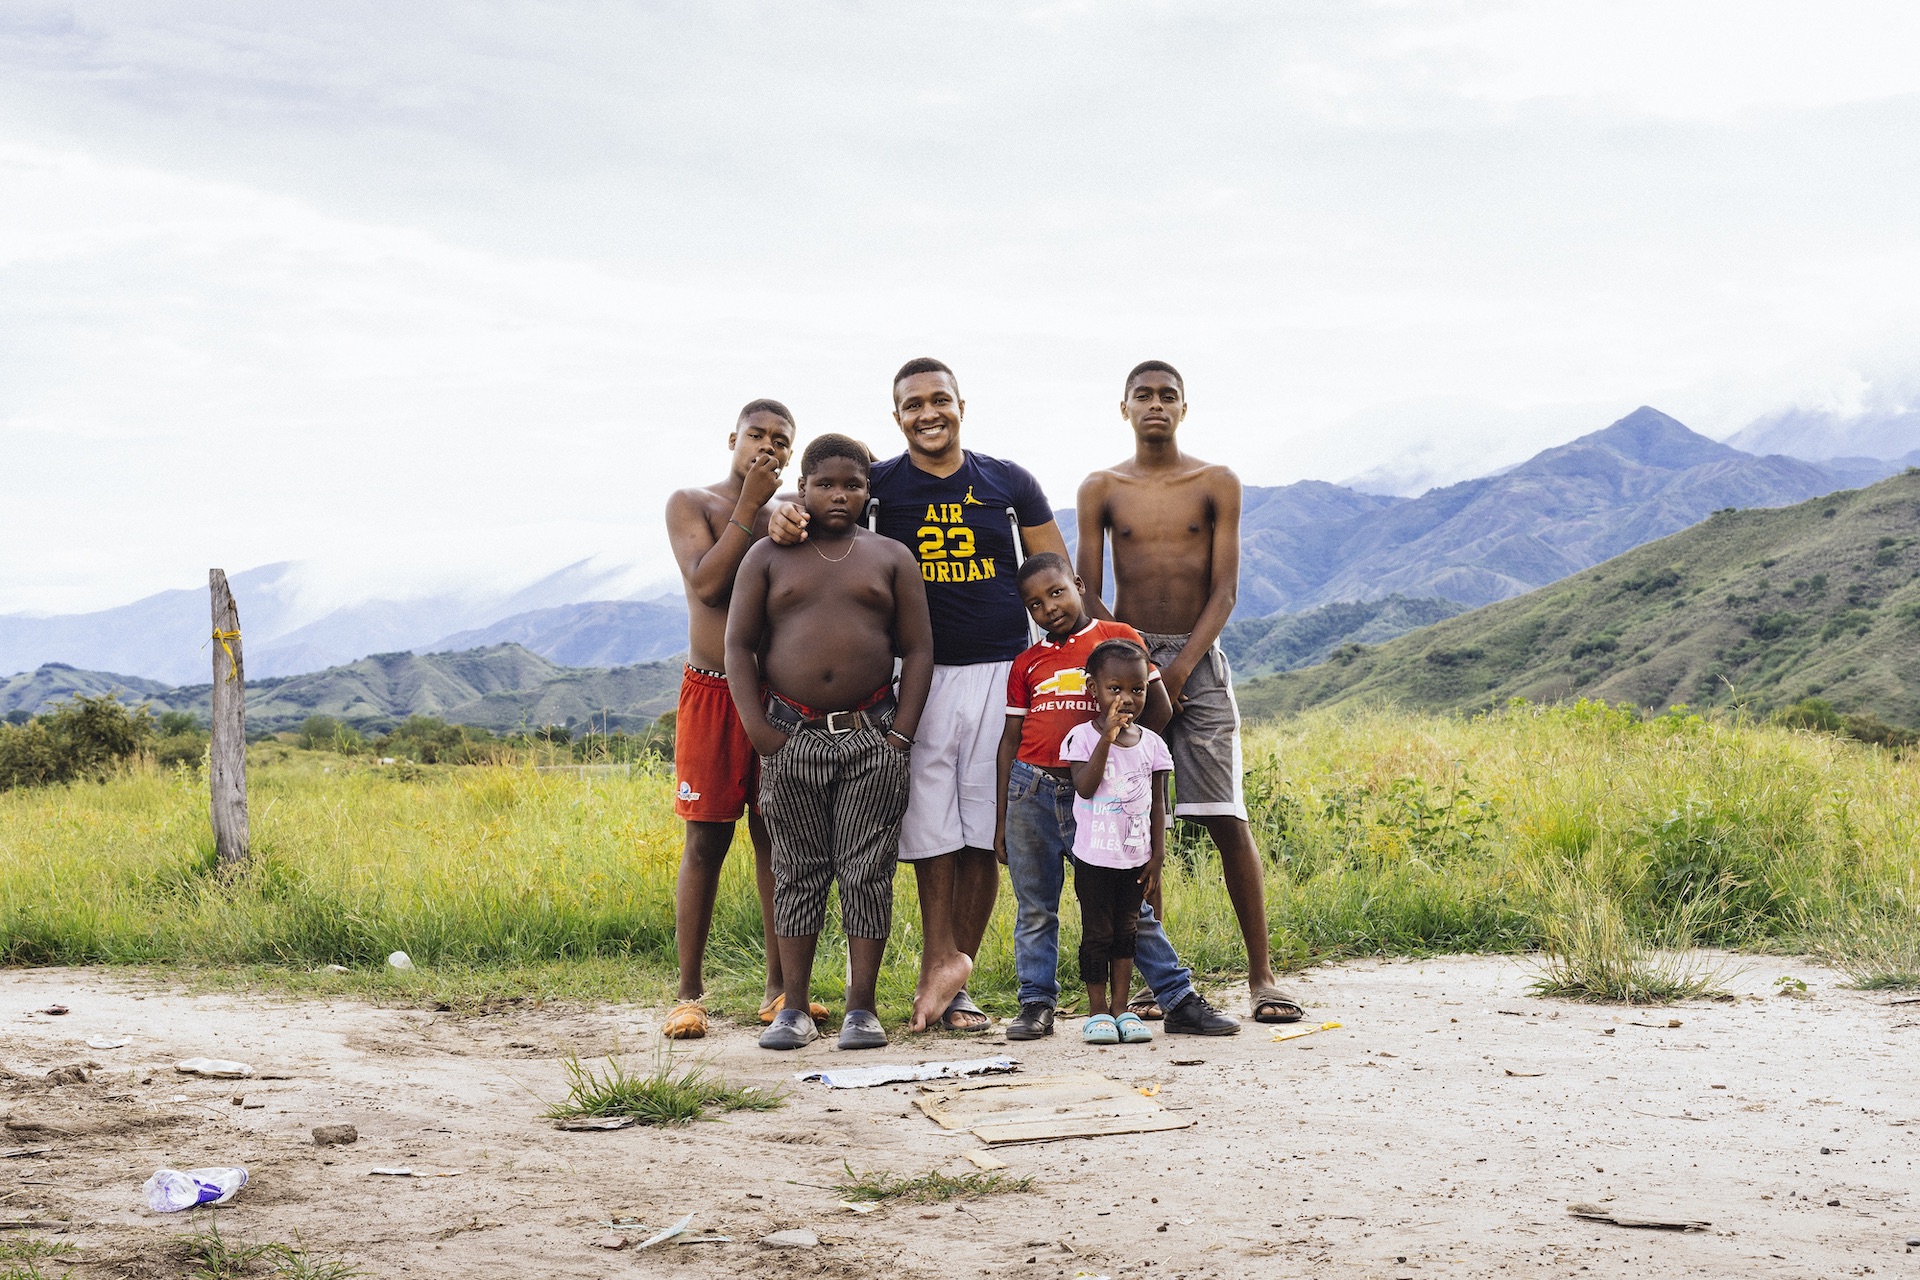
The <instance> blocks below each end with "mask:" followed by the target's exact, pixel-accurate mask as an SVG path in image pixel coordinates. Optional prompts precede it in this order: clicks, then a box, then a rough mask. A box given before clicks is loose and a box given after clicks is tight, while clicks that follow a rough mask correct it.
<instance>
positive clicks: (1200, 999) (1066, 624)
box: [993, 551, 1240, 1040]
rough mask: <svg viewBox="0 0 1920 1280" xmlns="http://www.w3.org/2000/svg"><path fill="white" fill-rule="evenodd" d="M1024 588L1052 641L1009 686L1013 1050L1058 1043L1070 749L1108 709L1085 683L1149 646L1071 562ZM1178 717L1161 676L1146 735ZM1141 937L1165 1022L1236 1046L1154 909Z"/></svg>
mask: <svg viewBox="0 0 1920 1280" xmlns="http://www.w3.org/2000/svg"><path fill="white" fill-rule="evenodd" d="M1019 587H1020V597H1021V600H1022V602H1023V603H1024V604H1025V605H1026V608H1027V613H1028V614H1029V615H1030V616H1031V617H1032V618H1033V620H1034V621H1035V622H1037V623H1038V624H1039V625H1040V626H1041V628H1042V629H1043V630H1045V632H1046V633H1047V636H1046V639H1044V640H1042V641H1040V643H1038V644H1036V645H1034V646H1032V647H1031V648H1029V649H1028V650H1027V651H1026V652H1024V653H1022V654H1021V655H1020V656H1019V657H1018V658H1015V659H1014V661H1013V668H1012V670H1011V671H1010V672H1009V673H1008V676H1007V721H1006V727H1005V728H1004V729H1003V730H1002V731H1001V735H1000V752H999V757H998V762H997V764H998V775H999V785H998V787H997V789H996V792H995V821H994V836H993V847H994V853H995V854H996V855H998V857H999V859H1000V861H1001V862H1003V863H1005V864H1006V866H1007V872H1008V878H1009V879H1011V880H1012V881H1013V894H1014V898H1015V900H1016V901H1017V902H1018V904H1019V918H1018V922H1017V923H1016V924H1015V926H1014V932H1013V957H1014V970H1015V972H1016V973H1017V974H1018V975H1019V978H1020V1016H1019V1017H1017V1018H1015V1019H1014V1020H1013V1021H1012V1022H1011V1023H1009V1024H1008V1025H1007V1039H1009V1040H1038V1039H1040V1038H1041V1037H1043V1036H1050V1035H1052V1034H1053V1010H1054V1006H1055V1004H1056V1003H1058V1001H1059V998H1060V981H1059V976H1058V970H1059V964H1060V890H1061V887H1062V886H1063V885H1064V883H1065V880H1066V864H1067V860H1068V859H1069V858H1070V857H1071V855H1072V853H1073V837H1074V818H1073V795H1074V790H1073V778H1072V775H1071V774H1070V773H1069V772H1068V770H1067V763H1066V761H1065V760H1063V759H1061V757H1060V747H1061V744H1062V743H1063V742H1064V741H1065V740H1066V736H1067V734H1068V733H1070V732H1071V731H1072V730H1073V729H1074V728H1076V727H1077V726H1079V725H1082V724H1085V723H1086V722H1087V721H1089V720H1091V719H1093V717H1094V713H1095V712H1096V711H1097V710H1098V709H1099V708H1098V707H1097V706H1096V705H1095V703H1094V698H1093V690H1092V688H1091V687H1090V685H1089V683H1088V680H1087V672H1086V662H1087V658H1088V656H1089V655H1091V654H1092V653H1093V650H1094V649H1095V647H1096V646H1098V645H1099V644H1100V643H1101V642H1102V641H1105V640H1127V641H1131V642H1132V643H1134V644H1137V645H1140V646H1141V648H1142V649H1143V650H1144V649H1145V647H1146V646H1145V643H1144V642H1143V641H1142V640H1141V638H1140V634H1139V633H1138V632H1137V631H1135V630H1134V629H1133V628H1132V627H1130V626H1128V625H1126V624H1125V623H1124V622H1107V621H1103V620H1099V619H1095V618H1091V617H1089V616H1088V615H1087V610H1086V605H1085V601H1084V598H1083V595H1082V587H1081V581H1080V579H1079V578H1078V577H1076V576H1075V575H1074V572H1073V566H1072V565H1070V564H1068V563H1067V559H1066V557H1065V556H1061V555H1056V554H1054V553H1052V552H1045V551H1043V552H1040V553H1038V554H1036V555H1032V556H1029V557H1027V559H1026V561H1025V562H1024V563H1022V564H1021V566H1020V576H1019ZM1172 714H1173V711H1172V707H1171V705H1170V704H1169V703H1168V701H1167V695H1166V692H1165V690H1163V689H1162V688H1161V685H1160V673H1159V672H1157V671H1155V672H1153V673H1152V675H1151V678H1150V680H1149V683H1148V693H1147V706H1146V712H1145V714H1143V715H1142V716H1141V717H1140V723H1141V724H1143V725H1145V726H1146V727H1148V728H1150V729H1158V728H1159V727H1160V726H1162V725H1164V724H1166V722H1167V721H1168V719H1169V718H1171V716H1172ZM1136 936H1137V942H1136V950H1135V956H1134V964H1135V966H1136V967H1137V968H1138V969H1139V971H1140V977H1141V979H1142V980H1143V981H1144V982H1145V983H1146V984H1147V985H1148V986H1149V987H1150V988H1152V990H1153V994H1154V998H1155V999H1156V1000H1157V1001H1158V1003H1159V1005H1160V1007H1161V1008H1162V1009H1164V1010H1165V1011H1166V1029H1167V1030H1168V1031H1169V1032H1170V1033H1173V1034H1176V1035H1209V1036H1225V1035H1232V1034H1233V1033H1234V1032H1236V1031H1238V1030H1239V1029H1240V1023H1239V1022H1238V1021H1237V1020H1236V1019H1234V1018H1232V1017H1230V1016H1228V1015H1227V1014H1224V1013H1221V1012H1220V1011H1219V1010H1217V1009H1215V1008H1214V1007H1213V1006H1212V1005H1210V1004H1208V1003H1207V1000H1206V997H1204V996H1202V995H1201V994H1200V993H1199V992H1198V991H1196V990H1194V987H1193V975H1192V974H1191V973H1189V972H1188V971H1187V970H1186V969H1185V968H1184V967H1182V966H1181V964H1180V960H1179V957H1178V956H1176V955H1175V954H1174V952H1173V946H1172V944H1170V943H1169V942H1168V941H1167V935H1166V931H1165V930H1163V929H1162V928H1161V927H1160V922H1159V920H1158V919H1157V918H1155V916H1154V912H1153V905H1152V904H1151V903H1142V904H1141V907H1140V924H1139V929H1138V933H1137V935H1136Z"/></svg>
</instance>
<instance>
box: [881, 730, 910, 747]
mask: <svg viewBox="0 0 1920 1280" xmlns="http://www.w3.org/2000/svg"><path fill="white" fill-rule="evenodd" d="M887 736H888V737H889V738H898V739H900V741H902V742H904V743H906V744H907V745H908V746H912V745H913V739H912V738H909V737H908V736H907V735H906V734H904V733H902V732H900V731H899V730H898V729H889V730H887Z"/></svg>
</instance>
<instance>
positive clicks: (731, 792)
mask: <svg viewBox="0 0 1920 1280" xmlns="http://www.w3.org/2000/svg"><path fill="white" fill-rule="evenodd" d="M673 779H674V787H673V812H674V813H675V815H676V816H678V817H680V818H682V819H684V820H686V821H688V822H734V821H737V820H738V819H739V817H740V815H741V814H742V813H745V812H746V810H747V808H748V806H752V807H753V808H755V809H758V808H759V807H760V794H759V793H760V754H759V753H758V752H757V751H755V750H754V749H753V743H752V742H750V741H748V739H747V731H746V729H744V728H742V727H741V724H740V713H739V712H738V711H736V710H734V707H733V695H732V694H730V693H728V692H727V680H726V677H725V676H716V675H710V674H709V673H707V672H705V671H701V670H699V669H698V668H695V667H688V668H687V670H686V674H685V675H683V676H681V678H680V709H679V712H678V713H677V714H676V715H675V717H674V725H673Z"/></svg>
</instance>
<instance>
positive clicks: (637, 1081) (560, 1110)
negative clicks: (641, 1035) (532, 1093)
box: [541, 1051, 786, 1124]
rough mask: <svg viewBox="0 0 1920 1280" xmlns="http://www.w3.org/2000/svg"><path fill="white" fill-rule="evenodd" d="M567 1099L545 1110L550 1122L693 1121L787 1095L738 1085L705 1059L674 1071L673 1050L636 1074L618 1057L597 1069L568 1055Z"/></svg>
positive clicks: (758, 1107) (775, 1103) (781, 1101)
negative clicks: (590, 1119)
mask: <svg viewBox="0 0 1920 1280" xmlns="http://www.w3.org/2000/svg"><path fill="white" fill-rule="evenodd" d="M566 1067H567V1098H566V1101H564V1102H556V1103H554V1104H553V1105H552V1106H550V1107H548V1108H547V1109H546V1110H545V1111H544V1112H542V1113H541V1114H543V1115H544V1116H546V1118H547V1119H549V1120H569V1119H574V1118H578V1117H586V1116H632V1117H633V1118H634V1119H635V1120H637V1121H639V1122H640V1123H641V1124H691V1123H692V1122H693V1121H695V1120H704V1119H705V1118H706V1115H707V1112H709V1111H722V1112H725V1111H773V1110H776V1109H777V1108H779V1107H781V1106H783V1105H785V1102H786V1095H785V1094H783V1093H774V1092H769V1091H767V1090H765V1089H762V1088H760V1087H758V1086H757V1085H735V1084H731V1083H729V1082H728V1081H727V1080H726V1079H725V1078H723V1077H722V1076H720V1075H719V1074H718V1073H717V1072H715V1071H713V1070H711V1069H710V1068H708V1067H707V1066H705V1065H704V1064H701V1063H692V1064H689V1065H688V1066H686V1067H683V1068H681V1069H680V1070H679V1071H678V1072H676V1071H675V1069H674V1065H673V1059H672V1055H671V1053H670V1052H664V1051H663V1052H662V1053H660V1054H659V1055H657V1056H656V1061H655V1064H654V1068H653V1070H652V1071H651V1072H648V1073H647V1074H645V1075H634V1074H632V1073H630V1072H628V1071H627V1069H626V1068H625V1067H623V1066H621V1065H620V1063H619V1061H618V1060H617V1059H614V1058H608V1059H607V1067H606V1070H605V1071H604V1072H596V1071H595V1070H594V1069H593V1068H591V1067H589V1066H586V1065H585V1064H584V1063H582V1062H581V1061H580V1059H579V1058H578V1057H577V1056H574V1055H569V1056H568V1058H567V1064H566Z"/></svg>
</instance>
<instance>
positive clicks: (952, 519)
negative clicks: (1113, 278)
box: [770, 358, 1067, 1031]
mask: <svg viewBox="0 0 1920 1280" xmlns="http://www.w3.org/2000/svg"><path fill="white" fill-rule="evenodd" d="M966 408H967V406H966V402H965V401H964V400H962V399H961V398H960V386H959V383H958V381H957V380H956V379H955V378H954V376H953V370H952V369H949V368H948V367H947V366H946V365H944V364H942V363H941V362H940V361H938V360H933V359H928V358H922V359H919V360H909V361H908V362H907V363H906V364H905V365H903V366H901V369H900V372H899V373H897V374H895V375H894V379H893V417H894V421H895V422H897V423H899V425H900V430H901V432H902V433H903V434H904V435H905V436H906V438H907V451H906V452H905V453H903V454H901V455H900V456H899V457H897V458H889V459H888V460H887V461H885V462H881V463H877V464H875V466H874V467H873V471H872V475H871V480H870V482H869V488H870V491H871V493H872V495H873V498H874V500H875V502H877V504H878V510H877V512H876V527H877V528H878V529H879V531H880V532H881V533H883V534H885V535H887V536H888V537H890V538H893V539H896V540H897V541H900V542H903V543H905V544H906V545H907V547H908V548H909V549H910V550H911V551H912V552H913V553H914V557H915V559H917V560H918V561H919V564H920V577H921V578H922V579H923V580H924V581H925V583H926V587H927V605H928V608H929V609H930V610H931V612H932V615H933V661H934V668H933V691H932V693H931V694H929V695H928V698H927V709H926V711H925V712H924V713H922V715H921V718H920V725H919V728H918V729H917V730H916V731H915V733H914V739H915V741H914V745H913V748H912V756H913V790H912V794H911V797H910V798H909V800H908V802H907V816H906V819H905V821H904V823H903V824H902V826H901V829H900V858H901V860H902V861H906V862H911V863H912V864H913V870H914V878H915V881H916V884H917V887H918V888H919V891H920V922H921V932H922V935H923V937H924V943H923V946H922V950H921V955H920V982H919V986H918V988H917V989H916V990H915V992H914V1002H913V1024H912V1025H913V1029H914V1030H916V1031H919V1030H924V1029H925V1028H927V1027H929V1026H933V1025H936V1024H937V1025H943V1026H946V1027H948V1028H950V1029H952V1030H955V1031H980V1030H985V1029H986V1027H987V1025H988V1019H987V1016H986V1015H985V1014H984V1013H982V1012H981V1011H980V1009H979V1007H978V1006H977V1005H975V1004H974V1003H973V1001H972V1000H971V999H969V998H968V996H967V993H966V984H967V978H968V976H969V975H970V974H971V973H972V971H973V957H974V956H976V955H978V954H979V951H980V939H981V937H982V936H983V935H984V934H985V933H986V930H987V921H988V919H989V918H990V917H991V916H992V915H993V901H994V897H995V895H996V894H997V893H998V892H999V888H1000V865H999V863H998V862H997V861H996V860H995V858H994V854H993V823H994V803H993V799H994V797H993V790H994V776H995V775H994V757H995V753H996V752H997V751H998V749H999V745H1000V731H1001V727H1002V726H1003V725H1004V723H1005V719H1006V716H1005V713H1006V688H1007V671H1008V668H1009V667H1010V666H1011V665H1012V662H1013V659H1014V658H1016V657H1018V656H1019V654H1020V652H1021V651H1022V650H1024V649H1025V648H1026V647H1027V643H1028V635H1027V613H1026V608H1025V606H1024V605H1022V604H1021V602H1020V590H1019V583H1018V576H1017V575H1018V572H1019V568H1020V559H1021V555H1022V553H1023V552H1024V554H1026V555H1033V554H1035V553H1037V552H1041V551H1052V552H1054V553H1056V554H1059V555H1065V554H1066V549H1067V548H1066V543H1065V542H1064V541H1063V540H1062V539H1061V537H1060V530H1059V527H1058V526H1056V525H1055V524H1054V522H1053V511H1052V509H1051V508H1049V507H1048V505H1047V496H1046V494H1045V493H1043V492H1041V489H1040V483H1039V481H1037V480H1035V479H1034V478H1033V476H1032V474H1031V473H1030V472H1028V471H1027V470H1026V469H1025V468H1024V467H1021V466H1018V465H1016V464H1015V463H1011V462H1006V461H1003V460H1001V459H999V458H989V457H985V456H984V455H981V454H977V453H970V452H968V451H967V450H965V449H962V448H961V447H960V422H961V419H962V418H963V417H964V416H965V414H966ZM804 521H805V513H804V511H803V510H802V509H801V508H799V507H797V506H794V505H792V504H784V505H782V506H781V507H780V508H779V509H778V510H776V512H775V513H774V516H773V518H772V521H771V522H770V528H771V531H772V534H773V538H774V540H775V541H776V542H793V541H798V540H799V539H801V538H803V537H805V536H806V535H805V527H806V526H805V523H804ZM1015 526H1018V528H1019V531H1020V542H1019V543H1018V544H1017V543H1016V542H1015V541H1014V528H1015Z"/></svg>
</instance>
